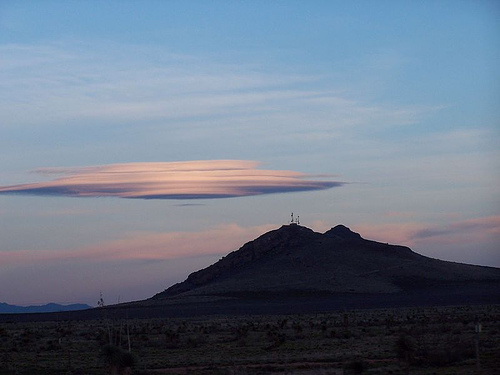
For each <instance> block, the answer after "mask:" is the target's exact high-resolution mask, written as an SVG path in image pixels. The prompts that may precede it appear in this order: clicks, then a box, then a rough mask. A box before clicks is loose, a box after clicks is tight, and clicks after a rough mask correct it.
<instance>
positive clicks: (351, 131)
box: [0, 0, 500, 306]
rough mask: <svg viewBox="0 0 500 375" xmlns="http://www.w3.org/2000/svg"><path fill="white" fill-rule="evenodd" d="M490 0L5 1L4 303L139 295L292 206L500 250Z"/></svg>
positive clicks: (321, 221) (0, 254) (380, 234)
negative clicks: (374, 0) (350, 0)
mask: <svg viewBox="0 0 500 375" xmlns="http://www.w3.org/2000/svg"><path fill="white" fill-rule="evenodd" d="M499 19H500V4H499V3H498V2H497V1H488V0H483V1H472V0H470V1H461V0H455V1H445V0H437V1H418V2H416V1H395V0H393V1H384V0H382V1H376V2H373V1H361V0H360V1H352V2H347V1H335V0H330V1H320V0H314V1H259V0H255V1H194V0H188V1H175V0H172V1H147V0H145V1H140V2H139V1H106V2H103V1H92V0H90V1H71V0H69V1H50V0H47V1H22V2H20V1H10V0H1V1H0V239H1V241H0V286H1V287H0V302H7V303H11V304H19V305H30V304H42V303H48V302H57V303H63V304H68V303H88V304H90V305H93V306H95V305H96V304H97V300H98V299H99V295H100V293H101V292H102V294H103V298H104V300H105V303H107V304H112V303H117V302H125V301H132V300H139V299H144V298H149V297H151V296H153V295H154V294H156V293H158V292H161V291H163V290H164V289H166V288H168V287H169V286H171V285H172V284H174V283H176V282H180V281H183V280H184V279H185V278H186V277H187V275H188V274H189V273H191V272H193V271H196V270H198V269H200V268H203V267H206V266H208V265H210V264H212V263H213V262H215V261H217V260H218V259H220V258H221V257H222V256H224V255H226V254H227V253H228V252H230V251H233V250H236V249H238V248H239V247H240V246H242V245H243V244H244V243H246V242H248V241H250V240H252V239H254V238H256V237H257V236H259V235H261V234H263V233H265V232H266V231H269V230H272V229H276V228H279V227H280V226H281V225H284V224H287V223H288V222H289V220H290V214H291V212H294V214H295V215H299V216H300V221H301V225H304V226H307V227H309V228H311V229H313V230H315V231H319V232H324V231H326V230H328V229H330V228H331V227H334V226H335V225H337V224H344V225H347V226H348V227H350V228H351V229H352V230H354V231H356V232H359V233H360V234H361V235H362V236H363V237H364V238H368V239H373V240H378V241H381V242H389V243H395V244H401V245H406V246H409V247H411V248H412V249H413V250H414V251H416V252H418V253H420V254H423V255H426V256H430V257H433V258H439V259H444V260H450V261H456V262H466V263H471V264H479V265H486V266H494V267H500V246H499V243H500V150H499V146H498V145H500V105H499V103H500V69H499V68H498V61H500V23H499V21H498V20H499Z"/></svg>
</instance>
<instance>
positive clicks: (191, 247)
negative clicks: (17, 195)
mask: <svg viewBox="0 0 500 375" xmlns="http://www.w3.org/2000/svg"><path fill="white" fill-rule="evenodd" d="M274 228H275V226H274V225H270V224H269V225H262V226H256V227H250V228H243V227H240V226H238V225H236V224H227V225H221V226H218V227H215V228H211V229H208V230H205V231H200V232H171V233H151V232H137V233H129V234H127V235H126V236H124V237H123V238H120V239H116V240H111V241H106V242H103V243H100V244H97V245H92V246H85V247H81V248H77V249H67V250H58V251H53V250H20V251H2V252H0V264H1V265H2V266H12V265H21V264H24V265H26V264H41V263H48V262H59V261H71V262H75V261H76V262H78V261H85V262H109V261H111V262H120V261H129V260H167V259H178V258H189V257H196V256H205V255H218V254H221V255H225V254H227V253H229V252H230V251H233V250H237V249H238V248H239V247H240V246H242V245H243V243H245V242H248V241H250V240H253V239H254V238H256V237H257V236H260V235H261V234H262V233H265V232H267V231H269V230H271V229H274Z"/></svg>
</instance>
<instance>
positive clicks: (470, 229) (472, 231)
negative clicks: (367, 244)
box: [356, 216, 500, 246]
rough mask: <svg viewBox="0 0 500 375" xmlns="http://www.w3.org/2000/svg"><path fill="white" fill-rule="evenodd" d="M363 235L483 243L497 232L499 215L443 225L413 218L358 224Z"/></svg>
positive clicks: (425, 241)
mask: <svg viewBox="0 0 500 375" xmlns="http://www.w3.org/2000/svg"><path fill="white" fill-rule="evenodd" d="M356 229H357V230H358V231H359V232H360V233H362V235H363V236H364V237H365V238H370V239H374V240H379V241H384V242H387V241H389V242H392V243H397V244H404V245H409V246H414V245H438V244H441V245H453V244H464V243H469V244H471V243H475V244H478V243H482V242H488V241H491V240H492V239H493V238H494V237H498V236H500V216H487V217H481V218H475V219H470V220H460V221H455V222H451V223H449V224H445V225H429V224H422V223H415V222H406V223H389V224H380V225H373V224H370V225H359V226H356Z"/></svg>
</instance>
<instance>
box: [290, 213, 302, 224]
mask: <svg viewBox="0 0 500 375" xmlns="http://www.w3.org/2000/svg"><path fill="white" fill-rule="evenodd" d="M291 216H292V219H291V220H290V225H299V224H300V221H299V217H300V216H298V215H297V218H296V219H294V218H293V212H292V215H291Z"/></svg>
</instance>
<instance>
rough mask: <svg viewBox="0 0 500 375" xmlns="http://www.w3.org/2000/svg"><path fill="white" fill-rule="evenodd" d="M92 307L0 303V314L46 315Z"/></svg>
mask: <svg viewBox="0 0 500 375" xmlns="http://www.w3.org/2000/svg"><path fill="white" fill-rule="evenodd" d="M91 308H92V306H89V305H85V304H81V303H76V304H72V305H59V304H57V303H48V304H46V305H40V306H16V305H9V304H8V303H4V302H0V314H21V313H47V312H59V311H76V310H86V309H91Z"/></svg>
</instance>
